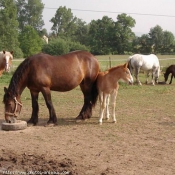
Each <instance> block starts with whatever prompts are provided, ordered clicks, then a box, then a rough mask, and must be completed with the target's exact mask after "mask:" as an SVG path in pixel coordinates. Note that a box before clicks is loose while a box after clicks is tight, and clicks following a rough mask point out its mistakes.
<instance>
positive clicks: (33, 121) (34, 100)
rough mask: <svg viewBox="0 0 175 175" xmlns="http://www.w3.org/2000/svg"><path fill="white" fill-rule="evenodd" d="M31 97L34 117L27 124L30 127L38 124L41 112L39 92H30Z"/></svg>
mask: <svg viewBox="0 0 175 175" xmlns="http://www.w3.org/2000/svg"><path fill="white" fill-rule="evenodd" d="M30 93H31V97H32V116H31V118H30V120H29V121H28V122H27V123H28V124H29V125H30V124H32V125H36V124H37V123H38V111H39V106H38V94H39V93H38V92H33V91H30Z"/></svg>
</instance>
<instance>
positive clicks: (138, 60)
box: [128, 54, 160, 85]
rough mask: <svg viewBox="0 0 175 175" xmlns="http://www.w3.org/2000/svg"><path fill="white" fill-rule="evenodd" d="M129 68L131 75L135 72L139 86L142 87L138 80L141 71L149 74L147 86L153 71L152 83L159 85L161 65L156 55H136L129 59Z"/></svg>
mask: <svg viewBox="0 0 175 175" xmlns="http://www.w3.org/2000/svg"><path fill="white" fill-rule="evenodd" d="M128 66H129V69H130V71H131V74H132V72H133V70H134V76H135V78H136V82H137V83H138V84H139V85H142V84H141V82H140V80H139V78H138V74H139V72H140V69H141V70H143V71H146V72H147V79H146V84H147V83H148V77H149V73H150V72H151V71H152V81H151V83H152V85H155V83H158V78H159V74H160V64H159V59H158V58H157V56H156V55H154V54H150V55H141V54H135V55H133V56H130V57H129V58H128ZM154 81H155V82H154Z"/></svg>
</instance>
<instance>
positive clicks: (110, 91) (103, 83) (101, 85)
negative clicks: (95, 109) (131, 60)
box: [97, 63, 133, 124]
mask: <svg viewBox="0 0 175 175" xmlns="http://www.w3.org/2000/svg"><path fill="white" fill-rule="evenodd" d="M119 79H123V80H124V81H125V82H129V83H133V78H132V75H131V73H130V71H129V69H128V68H127V63H126V64H124V65H121V66H116V67H113V68H110V69H109V70H107V71H105V72H100V73H99V75H98V78H97V89H98V93H99V101H100V119H99V123H100V124H102V119H103V115H104V112H105V109H106V118H107V119H109V109H108V105H109V98H110V96H111V103H112V116H113V122H116V117H115V104H116V97H117V93H118V89H119V84H118V81H119Z"/></svg>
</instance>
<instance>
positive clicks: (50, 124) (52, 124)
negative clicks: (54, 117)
mask: <svg viewBox="0 0 175 175" xmlns="http://www.w3.org/2000/svg"><path fill="white" fill-rule="evenodd" d="M56 125H57V124H56V123H47V124H46V125H45V127H54V126H56Z"/></svg>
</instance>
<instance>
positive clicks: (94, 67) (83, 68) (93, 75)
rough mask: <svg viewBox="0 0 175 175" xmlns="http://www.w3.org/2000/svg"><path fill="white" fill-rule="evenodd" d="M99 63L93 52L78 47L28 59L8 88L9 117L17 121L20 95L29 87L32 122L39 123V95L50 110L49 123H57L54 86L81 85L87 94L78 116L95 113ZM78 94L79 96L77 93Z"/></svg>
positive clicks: (66, 88) (6, 112) (59, 87)
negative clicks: (65, 52) (53, 95)
mask: <svg viewBox="0 0 175 175" xmlns="http://www.w3.org/2000/svg"><path fill="white" fill-rule="evenodd" d="M98 73H99V63H98V61H97V59H96V58H95V57H94V56H93V55H92V54H91V53H89V52H86V51H75V52H71V53H68V54H65V55H60V56H51V55H48V54H43V53H40V54H36V55H33V56H31V57H29V58H27V59H25V60H24V61H23V62H22V63H21V64H20V65H19V66H18V68H17V69H16V71H15V72H14V74H13V77H12V79H11V81H10V84H9V87H8V89H7V88H4V91H5V94H4V100H3V102H4V104H5V120H6V122H9V123H11V122H13V121H14V117H15V118H16V117H17V116H18V113H19V112H20V111H21V107H22V103H21V100H20V96H21V94H22V92H23V90H24V89H25V87H28V89H29V90H30V93H31V97H32V115H31V118H30V120H29V121H28V123H30V124H34V125H36V124H37V123H38V112H39V105H38V95H39V92H41V93H42V94H43V96H44V99H45V102H46V105H47V108H48V110H49V120H48V124H56V123H57V117H56V112H55V109H54V107H53V104H52V99H51V90H53V91H61V92H65V91H70V90H72V89H74V88H75V87H77V86H78V85H80V87H81V90H82V92H83V95H84V105H83V107H82V109H81V111H80V113H79V115H78V117H77V118H76V119H77V120H85V119H87V118H90V117H91V115H92V107H93V106H94V105H95V103H96V101H97V97H98V91H97V87H96V79H97V76H98ZM77 98H78V97H77Z"/></svg>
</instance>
